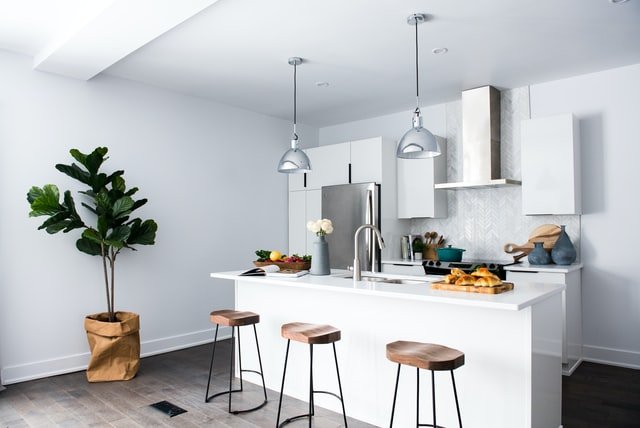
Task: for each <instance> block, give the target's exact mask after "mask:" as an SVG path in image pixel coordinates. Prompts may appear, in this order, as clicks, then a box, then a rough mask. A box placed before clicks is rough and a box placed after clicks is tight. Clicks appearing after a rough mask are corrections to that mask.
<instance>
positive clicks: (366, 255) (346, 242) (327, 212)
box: [322, 183, 382, 272]
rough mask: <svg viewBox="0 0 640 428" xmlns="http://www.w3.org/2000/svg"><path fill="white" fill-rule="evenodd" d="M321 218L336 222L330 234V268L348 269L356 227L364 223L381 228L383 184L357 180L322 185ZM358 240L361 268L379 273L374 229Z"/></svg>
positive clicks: (364, 232)
mask: <svg viewBox="0 0 640 428" xmlns="http://www.w3.org/2000/svg"><path fill="white" fill-rule="evenodd" d="M322 218H327V219H329V220H331V222H332V223H333V229H334V231H333V233H332V234H330V235H327V243H328V244H329V264H330V266H331V268H333V269H346V268H347V266H352V265H353V259H354V245H355V244H354V233H355V231H356V229H357V228H358V227H360V226H362V225H363V224H373V225H374V226H376V227H377V228H378V229H380V185H379V184H376V183H358V184H343V185H339V186H325V187H323V188H322ZM381 232H382V230H381ZM358 240H359V250H360V251H359V255H358V258H359V259H360V266H361V267H362V270H363V271H365V270H368V271H376V272H379V271H380V248H379V247H378V245H377V244H376V241H375V239H374V235H373V231H372V230H371V229H365V230H363V231H362V232H361V233H360V235H359V236H358Z"/></svg>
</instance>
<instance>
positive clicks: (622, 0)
mask: <svg viewBox="0 0 640 428" xmlns="http://www.w3.org/2000/svg"><path fill="white" fill-rule="evenodd" d="M628 1H629V0H609V3H611V4H622V3H626V2H628Z"/></svg>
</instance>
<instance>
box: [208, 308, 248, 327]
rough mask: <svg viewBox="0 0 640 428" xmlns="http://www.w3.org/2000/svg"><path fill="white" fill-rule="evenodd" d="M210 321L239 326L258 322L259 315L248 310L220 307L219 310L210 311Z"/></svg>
mask: <svg viewBox="0 0 640 428" xmlns="http://www.w3.org/2000/svg"><path fill="white" fill-rule="evenodd" d="M211 322H212V323H215V324H219V325H224V326H228V327H240V326H243V325H251V324H257V323H259V322H260V315H258V314H256V313H253V312H248V311H234V310H233V309H222V310H220V311H213V312H211Z"/></svg>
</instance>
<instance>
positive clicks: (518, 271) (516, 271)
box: [507, 269, 540, 273]
mask: <svg viewBox="0 0 640 428" xmlns="http://www.w3.org/2000/svg"><path fill="white" fill-rule="evenodd" d="M507 272H514V273H540V272H538V271H535V270H513V269H509V270H508V271H507Z"/></svg>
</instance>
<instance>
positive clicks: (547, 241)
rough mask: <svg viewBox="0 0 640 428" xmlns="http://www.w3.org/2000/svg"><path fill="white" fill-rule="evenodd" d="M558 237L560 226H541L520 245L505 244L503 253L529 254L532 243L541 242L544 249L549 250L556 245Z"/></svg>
mask: <svg viewBox="0 0 640 428" xmlns="http://www.w3.org/2000/svg"><path fill="white" fill-rule="evenodd" d="M559 236H560V226H558V225H557V224H543V225H541V226H538V227H536V228H535V229H533V231H532V232H531V234H530V235H529V240H528V241H527V242H526V243H525V244H522V245H516V244H505V245H504V251H505V253H507V254H513V253H518V252H523V253H525V254H529V253H530V252H531V250H533V243H534V242H542V243H543V246H544V248H546V249H548V250H550V249H551V248H553V246H554V245H556V241H557V240H558V237H559Z"/></svg>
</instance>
